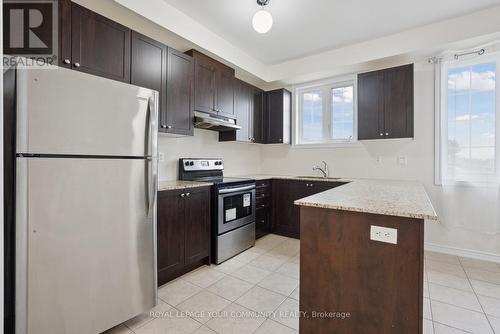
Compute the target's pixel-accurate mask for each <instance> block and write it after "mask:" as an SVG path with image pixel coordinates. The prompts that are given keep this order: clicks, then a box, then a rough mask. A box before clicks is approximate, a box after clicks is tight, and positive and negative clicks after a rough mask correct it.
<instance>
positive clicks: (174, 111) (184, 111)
mask: <svg viewBox="0 0 500 334" xmlns="http://www.w3.org/2000/svg"><path fill="white" fill-rule="evenodd" d="M167 73H168V80H167V111H166V123H165V124H163V125H164V126H166V132H169V133H175V134H180V135H189V136H192V135H193V127H194V126H193V117H194V109H193V108H194V80H193V77H194V61H193V58H192V57H190V56H188V55H186V54H184V53H181V52H179V51H176V50H174V49H171V48H169V49H168V71H167Z"/></svg>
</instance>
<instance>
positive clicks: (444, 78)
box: [435, 53, 500, 186]
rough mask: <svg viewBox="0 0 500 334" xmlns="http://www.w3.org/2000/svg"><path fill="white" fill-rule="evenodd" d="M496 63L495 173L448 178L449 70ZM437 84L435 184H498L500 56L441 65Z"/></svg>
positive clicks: (446, 62)
mask: <svg viewBox="0 0 500 334" xmlns="http://www.w3.org/2000/svg"><path fill="white" fill-rule="evenodd" d="M489 62H496V73H495V93H496V94H495V99H496V100H495V103H496V106H495V107H496V108H495V109H496V110H495V112H496V114H495V172H494V173H493V174H476V173H474V174H472V173H471V174H468V175H467V174H464V175H462V178H460V179H454V178H447V177H446V173H445V172H444V169H445V168H447V157H446V151H445V150H444V149H443V146H444V145H445V143H446V142H447V141H448V70H449V69H452V68H457V67H466V66H471V65H476V64H484V63H489ZM438 66H440V68H439V69H438V71H439V74H438V77H437V78H436V80H437V82H436V84H437V85H439V86H438V87H439V91H436V95H438V94H439V95H438V96H439V100H438V101H437V105H436V107H437V108H438V113H437V116H436V123H437V124H438V126H437V127H436V138H437V139H438V143H437V144H438V145H436V153H437V156H436V182H435V183H436V184H438V185H464V186H468V185H480V186H484V185H488V184H489V185H495V186H496V185H498V184H499V183H500V81H499V79H500V54H499V53H496V54H492V55H483V56H478V57H473V58H470V59H467V60H450V61H444V62H442V63H441V65H438Z"/></svg>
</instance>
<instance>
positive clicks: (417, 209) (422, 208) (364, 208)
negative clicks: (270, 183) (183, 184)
mask: <svg viewBox="0 0 500 334" xmlns="http://www.w3.org/2000/svg"><path fill="white" fill-rule="evenodd" d="M240 177H241V176H240ZM244 177H246V178H252V179H255V180H266V179H286V180H305V181H327V182H345V183H346V184H344V185H342V186H339V187H336V188H333V189H330V190H327V191H323V192H320V193H318V194H315V195H312V196H309V197H306V198H302V199H299V200H296V201H295V204H296V205H300V206H308V207H317V208H325V209H335V210H345V211H357V212H366V213H374V214H380V215H388V216H399V217H408V218H417V219H430V220H437V219H438V217H437V214H436V211H435V210H434V207H433V206H432V203H431V201H430V200H429V197H428V196H427V192H426V191H425V188H424V186H423V185H422V184H421V183H419V182H413V181H396V180H372V179H355V178H330V179H322V178H315V177H307V176H304V177H302V176H299V177H297V176H283V175H265V174H257V175H244Z"/></svg>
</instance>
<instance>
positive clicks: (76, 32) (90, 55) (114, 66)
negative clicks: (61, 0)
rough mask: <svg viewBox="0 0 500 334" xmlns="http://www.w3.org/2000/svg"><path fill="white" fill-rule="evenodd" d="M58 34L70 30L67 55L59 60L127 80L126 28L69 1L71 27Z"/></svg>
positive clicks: (85, 70)
mask: <svg viewBox="0 0 500 334" xmlns="http://www.w3.org/2000/svg"><path fill="white" fill-rule="evenodd" d="M62 34H63V36H64V35H65V34H71V59H68V58H64V59H62V62H63V63H67V62H68V60H69V61H70V63H71V68H73V69H74V70H77V71H82V72H86V73H90V74H94V75H98V76H101V77H105V78H109V79H114V80H118V81H123V82H130V41H131V38H130V36H131V30H130V29H129V28H127V27H125V26H123V25H121V24H119V23H117V22H114V21H112V20H110V19H108V18H105V17H104V16H101V15H99V14H97V13H95V12H92V11H91V10H88V9H86V8H84V7H82V6H80V5H77V4H75V3H71V31H63V32H62ZM66 40H68V38H67V36H64V37H63V38H62V41H66ZM62 48H63V49H66V48H65V47H64V46H62Z"/></svg>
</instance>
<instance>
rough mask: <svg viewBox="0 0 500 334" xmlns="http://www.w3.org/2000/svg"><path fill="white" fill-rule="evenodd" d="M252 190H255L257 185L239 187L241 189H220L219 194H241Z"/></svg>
mask: <svg viewBox="0 0 500 334" xmlns="http://www.w3.org/2000/svg"><path fill="white" fill-rule="evenodd" d="M252 189H255V185H252V186H246V187H239V188H230V189H220V190H219V194H230V193H237V192H240V191H245V190H252Z"/></svg>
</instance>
